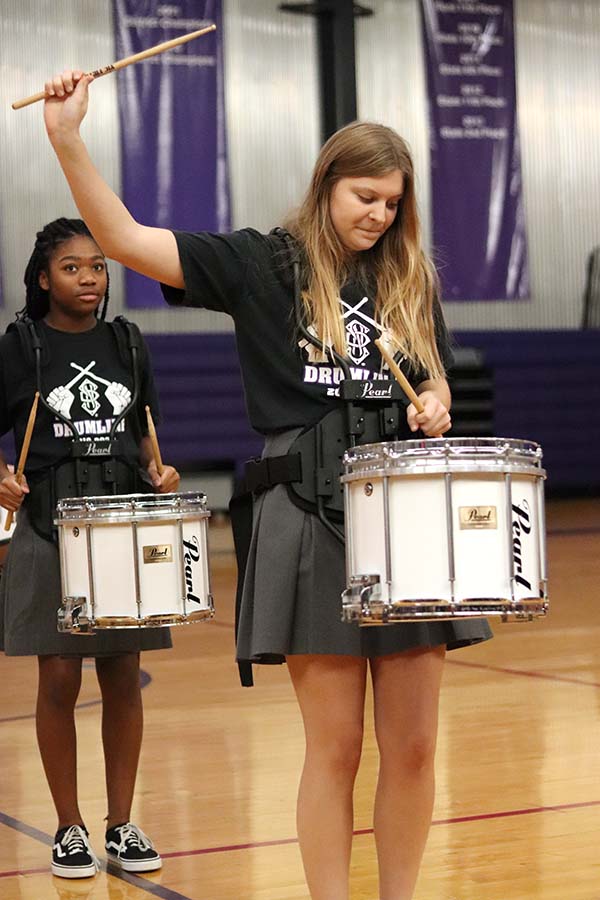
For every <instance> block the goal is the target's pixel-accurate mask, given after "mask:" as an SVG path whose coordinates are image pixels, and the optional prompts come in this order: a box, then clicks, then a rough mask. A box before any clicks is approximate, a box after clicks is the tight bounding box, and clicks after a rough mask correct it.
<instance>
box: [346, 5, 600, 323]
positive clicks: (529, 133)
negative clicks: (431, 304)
mask: <svg viewBox="0 0 600 900" xmlns="http://www.w3.org/2000/svg"><path fill="white" fill-rule="evenodd" d="M369 5H370V6H371V8H372V9H374V11H375V15H374V16H373V17H372V18H368V19H361V20H359V23H358V32H357V68H358V72H357V78H358V91H359V107H358V108H359V115H360V117H361V118H364V119H374V120H377V121H384V122H386V123H387V124H390V125H392V126H393V127H395V128H396V129H397V130H398V131H399V132H400V133H401V134H402V135H404V136H405V137H406V138H407V139H408V140H409V142H410V143H411V145H412V148H413V152H414V157H415V163H416V167H417V173H418V175H419V186H420V192H419V197H420V205H421V210H422V213H423V222H424V225H425V227H426V229H427V230H428V229H429V196H428V193H427V185H428V170H429V157H428V148H427V110H426V103H425V80H424V79H425V75H424V62H423V58H422V42H421V34H420V22H419V7H418V0H371V2H370V4H369ZM515 23H516V25H515V27H516V53H517V92H518V105H519V123H520V132H521V145H522V157H523V181H524V191H525V206H526V215H527V226H528V229H527V230H528V239H529V262H530V274H531V285H532V296H531V299H530V300H529V301H521V302H510V303H509V302H504V303H499V302H485V303H481V302H479V303H478V302H454V303H448V304H446V306H445V310H446V315H447V318H448V321H449V323H450V324H451V326H452V327H453V328H455V329H462V330H463V331H464V330H473V329H544V328H550V329H555V328H556V329H559V328H578V327H579V325H580V322H581V313H582V295H583V289H584V282H585V266H586V260H587V257H588V255H589V253H590V250H591V249H592V247H594V246H596V245H598V244H599V243H600V216H599V214H598V198H599V197H600V99H599V98H600V3H598V2H597V0H515Z"/></svg>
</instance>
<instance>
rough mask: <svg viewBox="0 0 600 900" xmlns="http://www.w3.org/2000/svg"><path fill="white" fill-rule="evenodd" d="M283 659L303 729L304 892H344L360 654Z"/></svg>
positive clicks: (358, 743)
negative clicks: (304, 751)
mask: <svg viewBox="0 0 600 900" xmlns="http://www.w3.org/2000/svg"><path fill="white" fill-rule="evenodd" d="M287 664H288V668H289V670H290V675H291V677H292V682H293V685H294V689H295V691H296V696H297V698H298V702H299V704H300V710H301V712H302V718H303V720H304V731H305V735H306V756H305V760H304V769H303V772H302V778H301V780H300V790H299V794H298V812H297V823H298V838H299V840H300V850H301V853H302V861H303V863H304V871H305V873H306V880H307V883H308V888H309V891H310V896H311V898H312V900H348V891H349V884H348V883H349V871H348V870H349V866H350V850H351V846H352V827H353V804H352V792H353V788H354V780H355V778H356V772H357V769H358V764H359V761H360V754H361V749H362V738H363V715H364V713H363V709H364V700H365V684H366V671H367V662H366V660H364V659H359V658H355V657H351V656H316V655H315V656H313V655H311V656H289V657H288V658H287Z"/></svg>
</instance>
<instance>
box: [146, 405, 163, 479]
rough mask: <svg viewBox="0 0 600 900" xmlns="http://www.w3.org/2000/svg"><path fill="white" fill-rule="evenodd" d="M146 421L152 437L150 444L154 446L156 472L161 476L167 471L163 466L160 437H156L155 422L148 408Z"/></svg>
mask: <svg viewBox="0 0 600 900" xmlns="http://www.w3.org/2000/svg"><path fill="white" fill-rule="evenodd" d="M146 419H147V421H148V434H149V435H150V443H151V444H152V454H153V456H154V462H155V463H156V470H157V472H158V474H159V475H162V473H163V472H164V470H165V467H164V465H163V461H162V457H161V455H160V447H159V446H158V437H157V436H156V428H155V427H154V420H153V418H152V413H151V412H150V407H149V406H147V407H146Z"/></svg>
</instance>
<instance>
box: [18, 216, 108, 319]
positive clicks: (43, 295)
mask: <svg viewBox="0 0 600 900" xmlns="http://www.w3.org/2000/svg"><path fill="white" fill-rule="evenodd" d="M79 235H81V236H83V237H89V238H91V239H92V240H94V238H93V237H92V235H91V233H90V230H89V228H88V227H87V225H86V224H85V222H83V221H82V220H81V219H65V218H61V219H55V220H54V221H53V222H49V223H48V224H47V225H45V226H44V227H43V228H42V230H41V231H38V233H37V235H36V240H35V247H34V249H33V253H32V254H31V256H30V258H29V262H28V263H27V268H26V269H25V277H24V279H23V280H24V282H25V306H24V307H23V309H21V310H19V312H18V313H17V319H30V320H33V321H34V322H35V321H37V320H38V319H43V318H44V316H45V315H46V313H47V312H48V309H49V307H50V301H49V292H48V291H47V290H44V288H43V287H41V286H40V273H41V272H46V273H47V272H48V270H49V267H50V259H51V256H52V253H53V252H54V250H55V249H56V248H57V247H58V245H59V244H62V243H64V241H68V240H70V239H71V238H72V237H77V236H79ZM107 305H108V271H107V273H106V293H105V295H104V302H103V304H102V310H101V312H100V318H101V319H104V318H105V317H106V307H107ZM96 315H98V311H97V310H96Z"/></svg>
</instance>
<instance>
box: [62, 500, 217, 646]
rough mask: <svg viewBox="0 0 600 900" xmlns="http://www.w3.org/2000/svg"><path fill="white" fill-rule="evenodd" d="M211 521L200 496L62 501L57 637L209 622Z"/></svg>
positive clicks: (204, 501) (211, 612) (211, 610)
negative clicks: (66, 633) (58, 635)
mask: <svg viewBox="0 0 600 900" xmlns="http://www.w3.org/2000/svg"><path fill="white" fill-rule="evenodd" d="M209 516H210V512H209V511H208V510H207V508H206V497H205V495H204V494H201V493H194V492H189V493H182V494H122V495H115V496H109V497H74V498H68V499H65V500H61V501H60V502H59V503H58V506H57V518H56V524H57V525H58V537H59V550H60V568H61V580H62V595H63V605H62V608H61V609H59V611H58V630H59V631H66V632H84V633H85V632H92V631H94V630H95V629H100V628H130V627H140V626H143V627H149V626H160V625H180V624H185V623H190V622H196V621H200V620H203V619H207V618H210V617H211V616H212V615H213V601H212V596H211V593H210V579H209V571H208V518H209Z"/></svg>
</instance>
